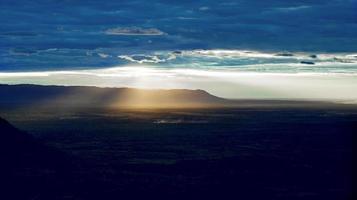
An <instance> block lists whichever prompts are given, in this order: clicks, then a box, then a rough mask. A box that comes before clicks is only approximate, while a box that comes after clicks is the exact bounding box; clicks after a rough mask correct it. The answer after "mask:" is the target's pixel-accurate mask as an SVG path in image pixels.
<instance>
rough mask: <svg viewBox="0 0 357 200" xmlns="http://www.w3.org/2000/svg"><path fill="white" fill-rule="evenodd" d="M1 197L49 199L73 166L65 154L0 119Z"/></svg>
mask: <svg viewBox="0 0 357 200" xmlns="http://www.w3.org/2000/svg"><path fill="white" fill-rule="evenodd" d="M0 163H1V168H0V169H1V171H0V174H1V180H0V183H1V184H0V185H1V192H0V198H1V199H32V198H34V197H36V196H39V195H40V194H41V195H42V197H47V198H50V197H52V196H53V195H54V194H52V193H56V192H58V191H61V190H62V189H63V188H65V184H69V183H66V182H68V180H70V178H69V177H70V173H71V171H72V169H73V166H72V164H73V163H72V162H71V159H70V157H69V156H68V155H66V154H65V153H62V152H61V151H59V150H57V149H55V148H52V147H48V146H46V145H44V144H41V143H40V142H38V141H37V140H36V139H35V138H34V137H32V136H31V135H29V134H27V133H26V132H23V131H20V130H18V129H17V128H15V127H13V126H12V125H10V124H9V123H8V122H7V121H5V120H4V119H1V118H0Z"/></svg>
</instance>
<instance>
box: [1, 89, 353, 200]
mask: <svg viewBox="0 0 357 200" xmlns="http://www.w3.org/2000/svg"><path fill="white" fill-rule="evenodd" d="M8 87H10V86H8ZM32 87H34V86H32ZM21 93H22V92H21ZM3 94H4V93H3ZM13 94H14V93H13ZM6 95H10V93H7V94H6ZM22 95H24V94H22ZM26 95H28V96H29V97H32V95H31V93H28V94H26ZM5 98H15V97H14V96H12V97H4V96H2V97H1V99H5ZM34 99H36V98H34ZM219 101H222V100H221V99H220V100H219ZM280 103H281V102H280ZM280 103H279V102H278V103H277V102H275V104H279V105H283V104H280ZM270 104H272V103H271V102H269V103H266V104H265V106H261V104H259V106H257V104H250V106H243V107H222V108H213V107H212V108H196V109H194V108H180V109H177V108H166V109H110V108H108V107H105V106H104V107H97V106H93V107H88V105H87V107H82V108H81V109H74V108H76V107H70V109H69V108H68V109H64V108H65V107H66V106H63V107H58V108H56V107H53V106H52V107H46V108H44V107H41V109H40V107H38V106H18V105H20V104H18V105H16V106H8V104H5V103H3V104H2V107H1V110H0V116H1V117H2V118H4V119H6V120H8V121H9V122H11V124H10V123H9V122H7V121H6V120H4V119H1V120H0V136H1V140H0V143H1V155H2V156H1V159H2V160H1V165H2V176H3V177H4V178H1V182H2V183H3V184H1V185H5V186H6V187H4V186H2V190H1V194H0V195H1V197H4V198H1V199H324V200H326V199H336V200H340V199H353V197H354V196H353V195H354V188H353V186H354V184H353V181H354V179H353V175H354V165H353V156H354V151H353V145H354V142H355V134H356V131H357V109H356V108H355V107H353V106H336V105H334V104H328V103H326V104H316V105H318V106H313V105H314V104H310V103H309V104H306V102H301V103H300V104H299V102H287V103H285V104H284V106H267V105H270ZM21 105H25V104H21ZM296 105H298V106H296ZM307 105H309V106H307ZM15 127H16V128H15Z"/></svg>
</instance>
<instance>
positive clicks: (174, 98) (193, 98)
mask: <svg viewBox="0 0 357 200" xmlns="http://www.w3.org/2000/svg"><path fill="white" fill-rule="evenodd" d="M0 94H1V96H0V104H2V105H41V106H74V107H88V106H90V107H93V106H94V107H205V106H216V105H224V103H226V101H227V100H225V99H222V98H219V97H215V96H213V95H211V94H209V93H207V92H205V91H203V90H186V89H173V90H142V89H132V88H98V87H86V86H70V87H66V86H39V85H0Z"/></svg>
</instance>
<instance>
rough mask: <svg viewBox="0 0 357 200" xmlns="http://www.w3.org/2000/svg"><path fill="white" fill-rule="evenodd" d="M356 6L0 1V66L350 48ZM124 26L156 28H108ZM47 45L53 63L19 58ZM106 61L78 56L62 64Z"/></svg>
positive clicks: (312, 1) (247, 0) (343, 0)
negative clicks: (156, 54) (91, 53)
mask: <svg viewBox="0 0 357 200" xmlns="http://www.w3.org/2000/svg"><path fill="white" fill-rule="evenodd" d="M356 10H357V1H356V0H289V1H282V0H280V1H278V0H264V1H262V0H235V1H233V0H224V1H217V0H205V1H191V0H181V1H172V0H171V1H164V0H155V1H146V0H145V1H144V0H130V1H123V0H120V1H114V0H101V1H97V0H31V1H28V0H16V1H15V0H2V1H1V2H0V23H1V26H0V56H1V61H0V67H2V68H5V67H8V66H9V65H12V66H15V67H16V66H18V67H21V66H24V65H27V66H30V65H31V64H34V65H35V64H36V65H37V66H42V65H43V66H45V65H48V66H50V65H51V66H53V65H61V63H60V62H59V61H60V60H64V59H66V58H67V56H68V55H72V56H73V55H74V56H76V55H77V54H78V55H82V54H83V52H87V50H96V49H102V50H103V49H104V50H105V51H112V52H118V54H119V53H120V52H143V51H158V50H184V49H250V50H260V51H308V52H355V51H356V50H357V37H356V35H357V12H356ZM123 28H124V29H127V30H129V31H130V30H131V29H138V28H139V29H140V30H142V33H145V31H146V30H148V29H151V30H152V29H155V30H157V31H159V32H160V33H163V34H158V35H150V34H141V35H140V33H139V34H131V35H130V34H127V35H125V34H122V35H115V34H108V32H107V31H108V30H111V29H123ZM48 49H57V50H61V49H62V51H59V52H56V57H53V58H51V59H54V60H53V62H50V61H48V58H49V56H47V58H41V57H27V58H24V57H20V59H19V57H18V56H23V55H31V54H33V53H36V52H38V51H43V50H48ZM67 54H68V55H67ZM61 56H62V57H61ZM46 59H47V60H46ZM106 62H109V61H98V60H95V59H93V60H91V59H90V58H89V59H88V58H86V60H84V59H83V60H81V58H78V59H77V61H76V62H75V63H72V62H70V63H66V62H64V63H62V64H64V65H71V64H72V65H81V64H82V65H93V66H95V65H107V64H110V63H106Z"/></svg>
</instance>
